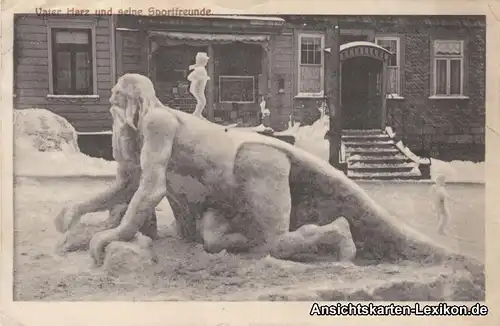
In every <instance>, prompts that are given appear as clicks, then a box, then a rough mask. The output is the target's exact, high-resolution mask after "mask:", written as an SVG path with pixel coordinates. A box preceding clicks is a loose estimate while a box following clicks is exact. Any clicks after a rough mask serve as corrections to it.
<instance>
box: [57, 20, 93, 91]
mask: <svg viewBox="0 0 500 326" xmlns="http://www.w3.org/2000/svg"><path fill="white" fill-rule="evenodd" d="M96 26H97V21H95V20H92V21H74V20H53V21H50V22H48V24H47V43H48V71H49V94H48V95H47V97H49V98H95V97H98V93H97V90H98V88H97V49H96V42H97V40H96ZM58 30H67V31H71V30H88V31H89V36H90V37H91V40H90V46H91V49H90V55H91V58H92V59H91V61H92V92H91V94H68V95H62V94H55V93H54V89H55V87H54V86H55V85H54V82H55V80H54V72H55V70H54V69H56V65H55V64H54V60H55V59H54V55H55V54H56V50H55V48H54V45H55V44H54V37H55V31H58Z"/></svg>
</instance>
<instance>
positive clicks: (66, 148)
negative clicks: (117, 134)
mask: <svg viewBox="0 0 500 326" xmlns="http://www.w3.org/2000/svg"><path fill="white" fill-rule="evenodd" d="M14 137H15V138H14V146H15V147H14V171H15V175H16V176H102V175H114V174H115V173H116V162H110V161H106V160H104V159H100V158H94V157H90V156H87V155H85V154H83V153H81V152H80V148H79V147H78V142H77V139H78V136H77V132H76V130H75V128H74V127H73V126H72V125H71V124H70V123H69V122H68V120H66V119H65V118H63V117H61V116H59V115H57V114H55V113H53V112H51V111H49V110H45V109H25V110H14Z"/></svg>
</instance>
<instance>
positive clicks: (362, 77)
mask: <svg viewBox="0 0 500 326" xmlns="http://www.w3.org/2000/svg"><path fill="white" fill-rule="evenodd" d="M382 68H383V62H382V61H381V60H377V59H374V58H371V57H364V56H360V57H353V58H349V59H347V60H344V61H343V62H342V64H341V76H342V77H341V106H342V128H343V129H380V128H381V125H382V105H383V102H382V96H381V92H382V82H381V80H382Z"/></svg>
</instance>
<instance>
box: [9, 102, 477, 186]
mask: <svg viewBox="0 0 500 326" xmlns="http://www.w3.org/2000/svg"><path fill="white" fill-rule="evenodd" d="M14 119H15V120H14V121H15V152H14V157H15V159H14V170H15V171H14V172H15V175H17V176H78V175H84V176H102V175H113V174H115V171H116V162H110V161H106V160H103V159H100V158H94V157H90V156H87V155H85V154H83V153H81V152H80V150H79V148H78V144H77V142H76V137H77V136H76V131H75V129H74V128H73V126H71V124H70V123H69V122H68V121H67V120H66V119H64V118H62V117H60V116H58V115H56V114H54V113H52V112H50V111H48V110H45V109H30V110H16V111H15V116H14ZM328 126H329V117H328V116H327V115H324V114H322V116H321V117H320V118H319V119H318V120H316V121H315V122H314V123H313V124H312V125H310V126H300V125H298V124H297V125H295V126H290V128H289V129H287V130H285V131H283V132H280V134H290V135H293V136H295V139H296V140H295V145H296V146H297V147H300V148H302V149H304V150H306V151H308V152H311V153H312V154H314V155H316V156H318V157H320V158H322V159H324V160H328V153H329V143H328V140H326V139H325V137H324V135H325V133H326V131H327V130H328ZM431 163H432V165H431V176H432V177H433V178H435V176H437V175H438V174H445V175H446V176H447V180H448V182H484V180H485V163H484V162H479V163H474V162H464V161H452V162H444V161H441V160H438V159H434V158H432V159H431Z"/></svg>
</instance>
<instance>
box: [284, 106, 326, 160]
mask: <svg viewBox="0 0 500 326" xmlns="http://www.w3.org/2000/svg"><path fill="white" fill-rule="evenodd" d="M320 112H321V111H320ZM329 128H330V117H329V116H328V115H327V114H324V113H323V112H321V117H320V118H319V119H318V120H316V121H314V123H313V124H312V125H310V126H300V123H295V124H292V123H290V124H289V127H288V129H286V130H284V131H281V132H277V133H275V135H277V136H278V135H291V136H294V137H295V146H297V147H299V148H302V149H303V150H306V151H307V152H309V153H311V154H314V155H316V156H318V157H320V158H322V159H323V160H325V161H328V159H329V154H330V143H329V141H328V139H325V135H326V132H327V131H328V130H329Z"/></svg>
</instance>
